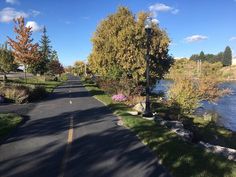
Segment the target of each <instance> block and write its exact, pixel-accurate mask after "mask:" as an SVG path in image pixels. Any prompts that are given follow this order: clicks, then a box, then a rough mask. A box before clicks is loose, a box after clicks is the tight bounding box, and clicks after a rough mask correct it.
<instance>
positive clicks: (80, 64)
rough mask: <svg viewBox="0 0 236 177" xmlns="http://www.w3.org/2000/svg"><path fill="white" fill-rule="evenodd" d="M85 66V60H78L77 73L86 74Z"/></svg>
mask: <svg viewBox="0 0 236 177" xmlns="http://www.w3.org/2000/svg"><path fill="white" fill-rule="evenodd" d="M85 67H86V64H85V63H84V62H83V61H76V62H75V64H74V72H75V73H76V74H77V75H79V76H82V75H83V74H85Z"/></svg>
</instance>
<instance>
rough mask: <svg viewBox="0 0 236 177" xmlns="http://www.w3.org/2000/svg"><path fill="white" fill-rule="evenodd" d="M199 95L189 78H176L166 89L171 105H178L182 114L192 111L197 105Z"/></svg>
mask: <svg viewBox="0 0 236 177" xmlns="http://www.w3.org/2000/svg"><path fill="white" fill-rule="evenodd" d="M199 96H200V95H199V93H198V91H197V87H196V85H195V84H194V82H193V81H192V80H191V79H189V78H184V79H177V80H176V81H175V82H174V83H173V84H172V85H171V87H170V89H169V91H168V97H169V99H170V100H171V103H172V105H174V106H175V107H176V106H177V107H180V108H181V112H182V113H183V114H185V113H192V112H193V111H194V110H195V109H196V108H197V107H199V102H200V97H199Z"/></svg>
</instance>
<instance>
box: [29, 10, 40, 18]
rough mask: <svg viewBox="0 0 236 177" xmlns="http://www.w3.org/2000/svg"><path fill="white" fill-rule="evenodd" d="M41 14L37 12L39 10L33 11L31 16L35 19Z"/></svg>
mask: <svg viewBox="0 0 236 177" xmlns="http://www.w3.org/2000/svg"><path fill="white" fill-rule="evenodd" d="M39 14H40V12H39V11H37V10H31V11H30V15H31V16H33V17H36V16H38V15H39Z"/></svg>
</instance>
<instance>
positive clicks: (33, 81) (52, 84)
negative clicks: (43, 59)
mask: <svg viewBox="0 0 236 177" xmlns="http://www.w3.org/2000/svg"><path fill="white" fill-rule="evenodd" d="M9 83H17V84H22V85H26V86H32V85H35V86H44V87H45V88H46V90H47V92H49V93H51V92H52V91H53V90H54V89H55V88H56V87H57V86H59V85H60V84H61V83H62V82H61V81H45V80H43V79H42V78H40V77H36V76H35V77H30V78H27V83H25V80H24V79H12V80H9Z"/></svg>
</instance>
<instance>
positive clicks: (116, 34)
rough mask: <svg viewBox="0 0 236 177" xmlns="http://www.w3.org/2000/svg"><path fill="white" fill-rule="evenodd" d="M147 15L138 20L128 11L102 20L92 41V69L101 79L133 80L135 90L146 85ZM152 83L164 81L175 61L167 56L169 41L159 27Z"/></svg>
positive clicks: (121, 10) (155, 35)
mask: <svg viewBox="0 0 236 177" xmlns="http://www.w3.org/2000/svg"><path fill="white" fill-rule="evenodd" d="M147 16H148V14H146V13H140V14H139V15H138V18H137V19H138V20H136V17H135V15H133V14H132V12H131V11H129V9H128V8H126V7H120V8H119V9H118V11H117V12H116V13H115V14H112V15H110V16H108V17H107V18H106V19H105V20H103V21H102V22H101V23H100V24H99V26H98V28H97V30H96V32H95V33H94V36H93V38H92V43H93V50H92V53H91V55H90V56H89V68H90V70H91V71H92V72H93V73H95V74H98V75H102V76H104V77H109V78H111V77H114V78H115V79H118V80H119V79H121V78H131V79H130V82H135V83H136V86H137V85H138V84H140V82H141V81H144V76H145V75H144V74H145V63H146V61H145V58H146V57H145V54H146V42H147V37H146V33H145V28H144V26H145V25H144V22H145V19H146V18H147ZM152 29H153V31H152V41H151V52H150V54H151V60H152V61H151V74H150V76H151V81H152V84H155V82H156V80H157V79H160V78H163V76H164V74H165V73H166V72H167V71H168V69H169V67H170V65H171V62H172V61H173V60H172V57H170V56H169V55H168V47H169V43H170V39H169V38H168V36H167V34H166V32H165V31H164V30H161V29H160V28H159V26H157V25H156V24H153V26H152Z"/></svg>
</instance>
